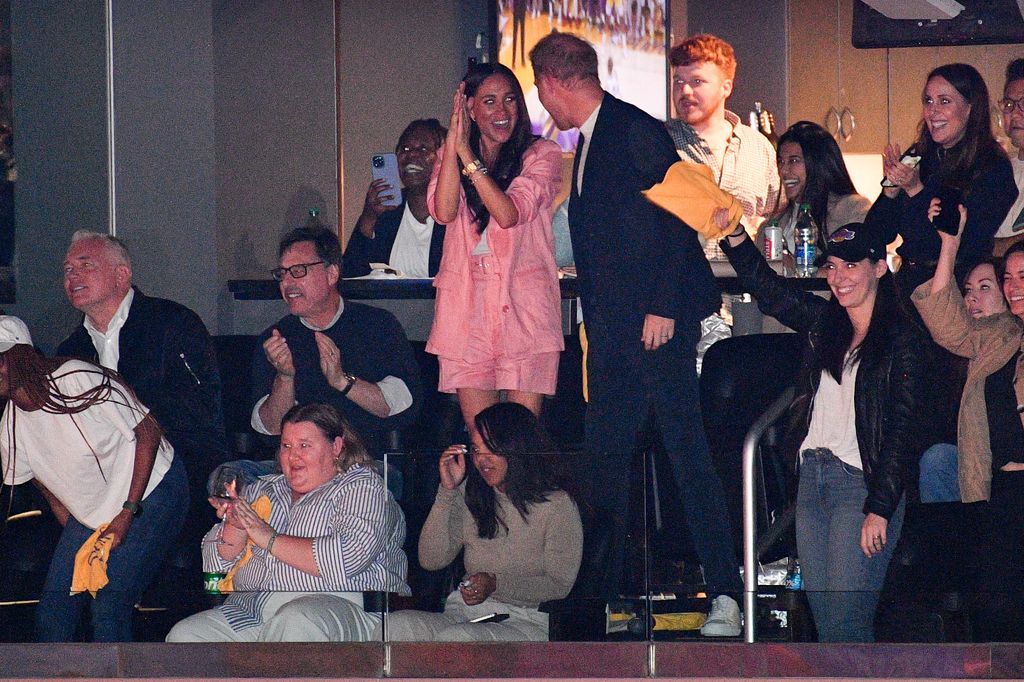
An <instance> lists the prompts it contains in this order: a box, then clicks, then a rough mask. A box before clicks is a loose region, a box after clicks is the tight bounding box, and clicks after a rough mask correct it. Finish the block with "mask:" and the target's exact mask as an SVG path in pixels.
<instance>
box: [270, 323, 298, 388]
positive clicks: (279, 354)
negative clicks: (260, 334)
mask: <svg viewBox="0 0 1024 682" xmlns="http://www.w3.org/2000/svg"><path fill="white" fill-rule="evenodd" d="M263 352H264V353H266V355H267V361H268V362H269V363H270V365H271V366H272V367H273V368H274V371H275V372H277V373H278V374H280V375H282V376H286V377H293V376H295V363H294V362H293V361H292V351H291V349H290V348H288V342H287V341H286V340H285V338H284V337H283V336H281V332H279V331H277V330H276V329H274V330H272V331H271V332H270V338H268V339H267V340H266V341H264V342H263Z"/></svg>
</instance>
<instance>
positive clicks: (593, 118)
mask: <svg viewBox="0 0 1024 682" xmlns="http://www.w3.org/2000/svg"><path fill="white" fill-rule="evenodd" d="M600 112H601V105H600V104H598V105H597V108H595V109H594V110H593V111H592V112H590V116H588V117H587V120H586V121H584V122H583V125H581V126H580V133H581V134H582V135H583V149H581V150H580V167H579V169H577V171H576V191H577V192H579V193H580V194H583V169H584V168H585V167H586V165H587V152H589V151H590V140H591V138H593V137H594V128H595V127H596V126H597V115H598V114H599V113H600Z"/></svg>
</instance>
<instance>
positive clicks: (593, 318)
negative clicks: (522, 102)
mask: <svg viewBox="0 0 1024 682" xmlns="http://www.w3.org/2000/svg"><path fill="white" fill-rule="evenodd" d="M530 59H531V61H532V63H533V69H534V75H535V82H536V84H537V90H538V94H539V96H540V101H541V103H542V104H543V105H544V107H545V108H546V109H547V110H548V113H550V114H551V117H552V119H553V120H554V121H555V124H556V125H557V126H558V127H559V128H561V129H562V130H567V129H570V128H579V129H580V142H579V144H578V146H577V149H576V160H575V164H574V169H573V187H572V193H571V194H570V199H569V228H570V231H571V233H572V243H573V251H574V255H575V258H576V268H577V272H578V274H579V286H580V296H581V299H582V303H583V317H584V321H585V326H586V333H587V338H588V340H589V349H588V357H587V363H588V366H587V376H588V390H589V405H588V407H587V418H586V446H587V455H588V459H587V461H586V467H587V468H588V469H589V471H588V472H587V473H588V474H589V475H588V477H587V478H588V483H589V484H590V485H591V486H592V490H590V491H589V497H588V499H589V500H591V501H592V503H593V505H594V506H595V507H596V508H597V511H598V513H599V514H601V516H602V517H603V518H604V519H605V520H606V521H607V522H609V523H610V524H611V532H612V544H611V547H612V549H611V557H609V561H608V568H607V572H606V574H605V577H604V580H603V582H602V583H601V584H600V586H599V589H600V590H601V592H602V594H603V595H605V596H608V595H614V594H616V593H617V592H618V590H619V587H620V580H621V574H622V568H623V556H624V551H625V535H626V528H627V525H626V516H627V513H626V510H627V509H628V485H627V484H626V483H624V481H623V479H624V476H623V472H627V471H629V470H630V463H631V461H632V458H633V455H634V453H635V451H636V448H637V437H638V432H639V429H640V427H641V425H642V422H643V421H644V419H645V418H646V417H647V416H648V414H649V413H650V412H652V411H653V414H654V417H655V420H656V424H657V427H658V429H659V431H660V433H661V437H662V440H663V443H664V446H665V451H666V452H667V454H668V457H669V459H670V462H671V466H672V471H673V473H674V476H675V479H676V483H677V484H678V486H679V489H680V491H681V492H682V496H683V505H684V509H685V511H686V518H687V522H688V525H689V529H690V533H691V535H692V536H693V540H694V543H695V545H696V548H697V552H698V554H699V556H700V559H701V563H702V565H703V566H704V575H705V578H706V581H707V589H708V593H709V595H710V596H712V597H714V599H713V602H712V610H711V614H710V616H709V618H708V620H707V622H706V624H705V627H704V628H703V629H702V632H703V633H704V634H706V635H727V636H737V635H739V634H740V616H739V608H738V605H737V603H736V600H735V597H736V596H738V595H739V593H740V591H741V590H742V586H741V584H740V579H739V571H738V562H737V561H736V557H735V554H734V551H733V548H732V534H731V532H730V530H729V520H728V516H727V513H726V509H725V504H724V499H723V493H722V485H721V481H720V480H719V479H718V475H717V474H716V473H715V470H714V468H713V465H712V463H711V455H710V451H709V447H708V443H707V439H706V436H705V434H704V429H703V424H702V421H701V414H700V403H699V393H698V390H697V376H696V344H697V339H698V337H699V329H700V321H701V320H702V319H703V318H705V317H707V316H708V315H709V314H711V313H713V312H715V311H716V310H718V308H719V305H720V295H719V292H718V290H717V287H716V286H715V282H714V278H713V276H712V274H711V268H710V266H709V265H708V262H707V260H706V259H705V258H704V255H703V252H702V251H701V248H700V244H699V242H698V240H697V236H696V233H695V232H693V231H692V230H690V229H689V228H687V227H686V226H685V225H684V224H683V223H681V222H679V221H678V220H677V219H675V218H674V217H672V216H671V215H669V214H668V213H665V212H663V211H661V210H660V209H658V208H657V207H655V206H654V205H653V204H651V203H649V202H648V201H647V200H646V199H644V197H643V196H642V194H641V192H642V191H643V190H645V189H648V188H650V187H651V186H652V185H654V184H655V183H657V182H659V181H661V180H662V179H663V178H664V175H665V172H666V170H668V168H669V166H671V165H672V164H673V163H675V162H676V161H678V160H679V157H678V156H677V154H676V151H675V147H674V145H673V144H672V140H671V138H670V137H669V135H668V133H667V132H666V131H665V127H664V125H663V124H662V123H661V122H660V121H658V120H656V119H654V118H653V117H651V116H649V115H647V114H646V113H644V112H643V111H641V110H640V109H638V108H636V107H634V106H632V105H630V104H627V103H625V102H622V101H620V100H618V99H616V98H615V97H613V96H611V95H609V94H608V93H606V92H604V91H603V90H602V89H601V85H600V81H599V79H598V70H597V55H596V53H595V52H594V49H593V48H592V47H591V46H590V44H589V43H587V42H585V41H583V40H581V39H579V38H577V37H575V36H573V35H570V34H564V33H552V34H551V35H549V36H547V37H545V38H544V39H542V40H541V41H540V42H539V43H537V45H536V46H535V47H534V48H533V50H532V52H531V53H530ZM730 595H732V596H730Z"/></svg>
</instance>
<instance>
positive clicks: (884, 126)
mask: <svg viewBox="0 0 1024 682" xmlns="http://www.w3.org/2000/svg"><path fill="white" fill-rule="evenodd" d="M854 1H855V0H790V2H789V10H788V12H789V16H788V18H787V19H788V27H789V34H788V36H787V54H788V57H789V71H788V80H789V97H788V108H787V114H788V116H787V120H788V123H789V124H792V123H795V122H796V121H800V120H808V121H813V122H815V123H818V124H821V125H824V126H825V127H826V128H828V129H829V130H831V131H834V130H836V127H837V126H836V123H835V115H834V114H833V113H832V112H833V111H837V112H839V113H840V114H842V113H843V112H844V111H846V110H847V109H848V110H849V112H850V113H851V114H852V116H853V118H854V119H855V121H856V128H855V129H854V130H853V131H852V134H850V137H849V139H848V140H847V139H843V138H840V139H839V146H840V148H841V149H842V150H843V151H844V152H847V153H850V152H854V153H873V154H878V153H881V152H882V150H883V149H884V148H885V145H886V143H887V142H888V141H889V140H892V141H894V142H898V143H899V144H900V145H901V146H902V147H904V148H906V147H907V145H908V144H909V143H910V142H912V141H913V140H914V138H915V137H916V134H917V126H918V122H919V121H920V120H921V91H922V90H923V88H924V80H925V77H926V76H927V75H928V72H929V71H931V70H932V69H933V68H935V67H936V66H939V65H941V64H948V63H951V62H964V63H967V64H971V65H972V66H974V67H975V68H977V69H978V71H979V72H980V73H981V75H982V77H984V79H985V82H986V83H987V84H988V87H989V94H990V95H991V97H990V100H991V101H992V102H993V103H994V102H995V101H996V100H998V99H999V98H1000V97H1002V87H1003V77H1004V72H1005V69H1006V64H1007V62H1009V61H1010V60H1011V59H1014V58H1016V57H1020V56H1024V45H978V46H969V47H904V48H894V49H884V48H876V49H868V50H860V49H857V48H855V47H853V44H852V41H851V29H852V19H853V3H854ZM848 120H849V116H844V127H846V128H848V127H849V126H848V125H847V122H848ZM993 124H994V125H995V130H996V132H997V133H1001V130H1000V129H999V118H998V116H997V113H996V112H995V108H994V105H993ZM847 133H848V134H849V131H848V130H847Z"/></svg>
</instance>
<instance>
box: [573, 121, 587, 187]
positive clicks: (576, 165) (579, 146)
mask: <svg viewBox="0 0 1024 682" xmlns="http://www.w3.org/2000/svg"><path fill="white" fill-rule="evenodd" d="M586 141H587V138H586V136H585V135H584V134H583V133H582V132H581V133H580V139H579V141H578V142H577V143H576V158H574V159H573V160H572V191H573V193H574V194H576V195H577V196H578V195H579V193H580V189H579V180H580V178H579V174H580V160H581V158H582V157H583V145H584V144H585V143H586Z"/></svg>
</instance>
